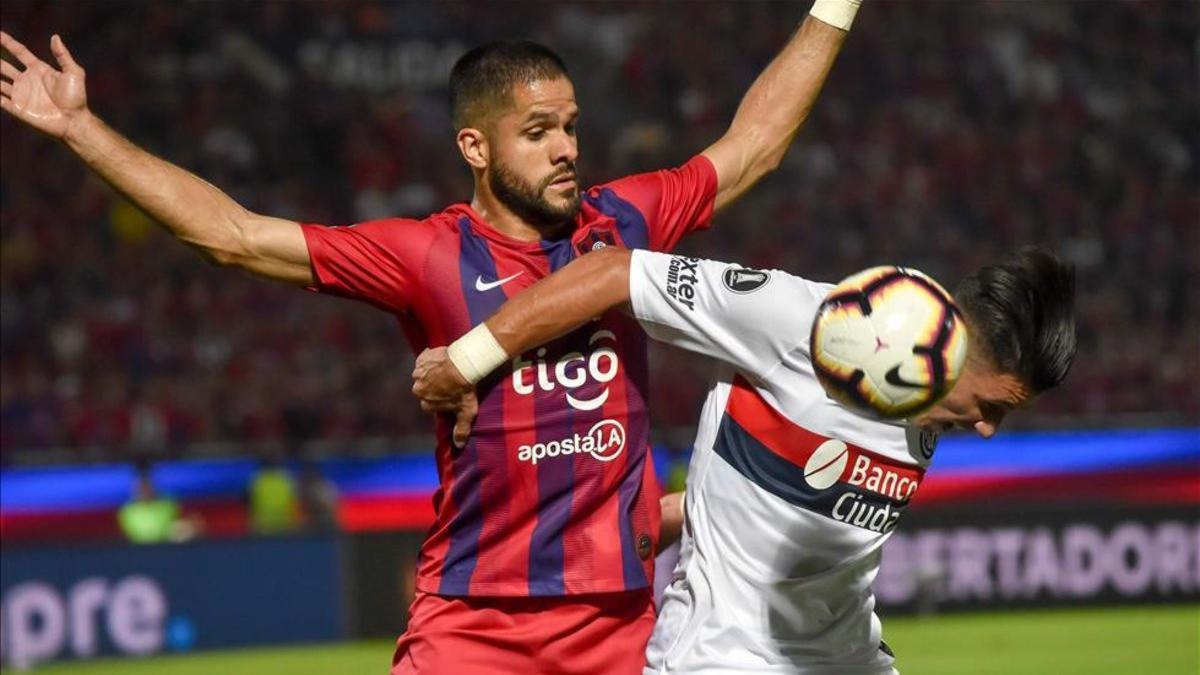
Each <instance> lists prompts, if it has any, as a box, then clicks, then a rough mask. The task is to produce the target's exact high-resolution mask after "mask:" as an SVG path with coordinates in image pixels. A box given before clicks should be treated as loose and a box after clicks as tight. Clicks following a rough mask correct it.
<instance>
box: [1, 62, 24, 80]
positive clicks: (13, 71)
mask: <svg viewBox="0 0 1200 675" xmlns="http://www.w3.org/2000/svg"><path fill="white" fill-rule="evenodd" d="M0 75H3V76H4V77H5V78H7V79H9V80H16V79H17V78H18V77H19V76H20V75H21V71H20V70H18V69H17V67H16V66H14V65H13V64H11V63H9V62H8V61H3V60H0Z"/></svg>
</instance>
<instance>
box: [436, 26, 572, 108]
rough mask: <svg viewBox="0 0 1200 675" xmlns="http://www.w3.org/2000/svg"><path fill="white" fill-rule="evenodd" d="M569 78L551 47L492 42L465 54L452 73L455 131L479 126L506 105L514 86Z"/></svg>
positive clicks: (451, 92) (522, 42)
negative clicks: (489, 113) (483, 117)
mask: <svg viewBox="0 0 1200 675" xmlns="http://www.w3.org/2000/svg"><path fill="white" fill-rule="evenodd" d="M558 77H569V75H568V74H567V66H566V64H564V63H563V60H562V59H561V58H559V56H558V54H555V53H554V52H553V51H551V50H550V49H549V48H548V47H545V46H542V45H540V44H537V43H536V42H527V41H506V42H489V43H487V44H485V45H480V46H478V47H476V48H474V49H472V50H471V51H469V52H467V53H466V54H463V55H462V57H460V58H459V59H458V61H457V62H455V64H454V68H452V69H451V70H450V113H451V116H452V119H453V122H454V128H455V129H456V130H457V129H462V128H464V127H469V126H477V125H478V124H479V123H480V121H481V119H480V116H481V115H482V114H484V113H488V112H491V111H492V110H494V109H496V107H497V106H498V104H502V103H503V102H505V101H506V100H507V98H508V96H509V94H510V92H511V90H512V87H513V85H515V84H519V83H522V82H534V81H536V80H547V79H554V78H558Z"/></svg>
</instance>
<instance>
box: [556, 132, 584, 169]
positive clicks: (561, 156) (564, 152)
mask: <svg viewBox="0 0 1200 675" xmlns="http://www.w3.org/2000/svg"><path fill="white" fill-rule="evenodd" d="M576 159H579V144H578V143H577V142H576V141H575V139H574V138H572V137H571V136H568V135H566V134H563V135H562V137H561V138H560V139H559V141H558V142H557V143H554V144H553V145H552V146H551V151H550V162H551V163H553V164H560V163H563V162H566V163H570V164H573V163H575V160H576Z"/></svg>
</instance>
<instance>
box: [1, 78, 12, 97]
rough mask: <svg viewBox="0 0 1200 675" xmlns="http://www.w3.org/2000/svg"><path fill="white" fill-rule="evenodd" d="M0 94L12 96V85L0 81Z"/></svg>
mask: <svg viewBox="0 0 1200 675" xmlns="http://www.w3.org/2000/svg"><path fill="white" fill-rule="evenodd" d="M0 94H3V95H5V96H12V84H10V83H8V82H3V81H0Z"/></svg>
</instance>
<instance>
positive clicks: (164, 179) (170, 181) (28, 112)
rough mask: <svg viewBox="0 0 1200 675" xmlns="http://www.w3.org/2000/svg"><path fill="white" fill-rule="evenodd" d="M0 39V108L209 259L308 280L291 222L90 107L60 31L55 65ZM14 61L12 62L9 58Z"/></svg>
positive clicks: (53, 45) (304, 251) (299, 237)
mask: <svg viewBox="0 0 1200 675" xmlns="http://www.w3.org/2000/svg"><path fill="white" fill-rule="evenodd" d="M0 46H3V47H4V49H5V50H6V51H7V52H8V53H9V54H11V55H12V57H13V59H15V61H16V63H14V62H13V61H10V60H9V59H3V61H2V65H0V76H2V77H0V108H2V109H3V110H4V111H5V112H7V113H9V114H11V115H12V116H13V117H15V118H17V119H18V120H20V121H22V122H24V123H26V124H28V125H29V126H31V127H33V128H34V129H37V130H38V131H41V132H42V133H45V134H46V135H48V136H50V137H52V138H56V139H58V140H60V141H62V142H63V143H64V144H65V145H66V146H67V147H68V148H70V149H71V150H72V151H74V152H75V154H77V155H79V157H80V159H82V160H83V161H84V163H85V164H87V165H88V167H89V168H91V169H92V170H93V171H95V172H96V174H97V175H99V176H100V177H101V178H103V179H104V180H105V181H107V182H108V183H109V184H110V185H112V186H113V187H114V188H115V189H116V190H117V191H118V192H120V193H121V194H123V195H125V196H126V197H127V198H129V200H130V201H132V202H133V203H135V204H137V205H138V206H139V207H141V208H142V209H143V210H144V211H145V212H146V213H148V214H149V215H150V216H151V217H153V218H154V219H155V220H157V221H159V222H160V223H162V225H163V226H164V227H165V228H166V229H167V230H168V231H169V232H170V233H171V234H173V235H175V236H176V237H178V238H179V239H181V240H183V241H184V242H186V243H188V244H190V245H192V246H194V247H195V248H197V249H199V250H200V251H201V252H202V253H203V254H204V255H205V256H207V257H208V258H210V259H211V260H213V261H215V262H217V263H220V264H223V265H232V266H236V267H241V268H243V269H246V270H249V271H250V272H253V273H255V274H258V275H260V276H264V277H267V278H270V279H276V280H280V281H286V282H290V283H295V284H301V285H310V284H312V270H311V268H310V266H309V255H308V247H307V246H306V244H305V240H304V234H303V232H302V231H301V229H300V225H299V224H298V223H295V222H292V221H289V220H283V219H280V218H271V217H268V216H261V215H258V214H255V213H252V212H250V211H248V210H247V209H245V208H243V207H242V206H241V205H240V204H238V203H237V202H235V201H234V200H233V199H231V198H230V197H229V196H228V195H226V194H225V193H224V192H222V191H221V190H219V189H217V188H216V187H214V186H213V185H211V184H210V183H208V182H206V181H204V180H202V179H201V178H199V177H197V176H195V175H193V174H191V173H188V172H187V171H184V170H183V169H181V168H179V167H177V166H175V165H173V164H170V163H168V162H165V161H163V160H161V159H159V158H157V157H155V156H154V155H151V154H150V153H148V152H146V151H145V150H142V149H141V148H139V147H137V146H136V145H134V144H133V143H131V142H130V141H129V140H127V139H125V138H124V137H122V136H121V135H120V134H118V133H117V132H116V131H114V130H112V129H111V128H109V127H108V125H106V124H104V122H102V121H101V120H100V119H99V118H98V117H96V116H95V115H94V114H92V112H91V110H89V109H88V105H87V88H86V77H85V73H84V70H83V68H82V67H80V65H79V64H78V63H76V62H75V60H74V59H73V58H72V57H71V54H70V52H68V51H67V47H66V45H65V44H63V41H62V38H60V37H59V36H57V35H55V36H54V37H53V38H51V40H50V51H51V52H52V53H53V54H54V58H55V60H56V61H57V63H58V66H59V67H58V68H57V69H56V68H54V67H53V66H51V65H49V64H47V63H46V62H45V61H42V60H41V59H39V58H38V57H37V56H35V55H34V54H33V52H31V51H30V50H29V49H28V48H26V47H25V45H23V44H21V43H20V42H18V41H16V40H15V39H13V38H12V36H10V35H9V34H8V33H0ZM17 63H19V64H20V66H18V65H17Z"/></svg>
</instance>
